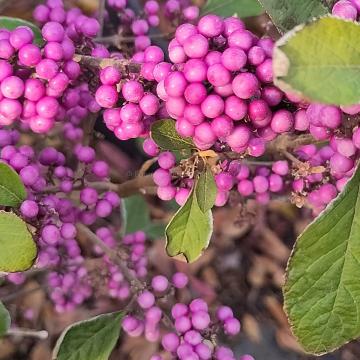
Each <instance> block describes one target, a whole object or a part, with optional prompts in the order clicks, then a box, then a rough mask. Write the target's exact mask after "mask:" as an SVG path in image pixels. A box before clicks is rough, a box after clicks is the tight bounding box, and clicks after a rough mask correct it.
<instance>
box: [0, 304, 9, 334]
mask: <svg viewBox="0 0 360 360" xmlns="http://www.w3.org/2000/svg"><path fill="white" fill-rule="evenodd" d="M10 324H11V318H10V314H9V311H8V310H7V309H6V307H5V306H4V304H3V303H2V302H1V301H0V336H3V335H5V334H6V333H7V331H8V330H9V328H10Z"/></svg>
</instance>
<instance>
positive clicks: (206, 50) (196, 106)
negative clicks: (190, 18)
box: [154, 15, 294, 156]
mask: <svg viewBox="0 0 360 360" xmlns="http://www.w3.org/2000/svg"><path fill="white" fill-rule="evenodd" d="M272 48H273V42H272V40H270V39H267V38H264V39H258V38H257V37H256V36H255V35H254V34H252V33H251V32H250V31H248V30H246V29H245V26H244V24H243V22H242V21H241V20H239V19H237V18H234V17H231V18H227V19H225V20H223V19H221V18H220V17H218V16H216V15H206V16H204V17H203V18H201V19H200V20H199V22H198V25H197V26H195V25H192V24H189V23H186V24H182V25H180V26H179V27H178V28H177V30H176V33H175V38H174V39H173V40H172V41H171V42H170V44H169V57H170V59H171V61H172V63H173V64H174V66H172V67H171V68H170V67H167V68H166V67H165V65H162V69H164V70H163V72H162V74H161V76H155V75H156V74H155V69H156V68H155V69H154V76H155V80H156V81H157V82H158V85H157V94H158V96H159V97H160V98H161V99H162V100H163V101H165V103H166V109H167V111H168V113H169V114H170V116H171V117H172V118H174V119H176V128H177V131H178V132H179V134H180V135H181V136H184V137H189V136H191V137H193V139H194V143H195V145H196V146H197V147H198V148H199V149H200V150H206V149H209V148H211V147H213V146H214V145H215V144H216V143H219V145H220V147H223V148H224V147H226V146H229V147H230V148H231V149H232V150H233V151H236V152H239V153H244V152H245V151H248V152H249V153H250V154H251V155H252V156H261V155H263V153H264V151H265V146H263V143H264V142H265V141H266V140H268V139H271V138H273V137H275V136H276V134H280V133H283V132H287V131H290V130H291V129H292V127H293V123H294V119H293V115H292V113H291V112H289V111H287V110H279V111H275V110H274V112H273V110H272V109H271V108H273V107H276V106H278V105H279V104H280V103H281V102H282V100H283V97H284V96H283V93H282V92H281V91H280V90H278V89H276V88H275V87H273V86H272V59H271V56H272ZM165 70H166V71H165Z"/></svg>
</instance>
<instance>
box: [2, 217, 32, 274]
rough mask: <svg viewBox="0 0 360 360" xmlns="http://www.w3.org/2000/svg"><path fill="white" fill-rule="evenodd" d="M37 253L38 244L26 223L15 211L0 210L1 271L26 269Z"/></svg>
mask: <svg viewBox="0 0 360 360" xmlns="http://www.w3.org/2000/svg"><path fill="white" fill-rule="evenodd" d="M36 255H37V248H36V244H35V242H34V240H33V237H32V235H31V234H30V232H29V230H28V228H27V226H26V223H25V222H24V221H22V220H21V219H20V218H19V217H18V216H16V215H15V214H14V213H9V212H5V211H0V271H1V272H18V271H25V270H27V269H29V268H30V267H31V266H32V265H33V263H34V261H35V258H36Z"/></svg>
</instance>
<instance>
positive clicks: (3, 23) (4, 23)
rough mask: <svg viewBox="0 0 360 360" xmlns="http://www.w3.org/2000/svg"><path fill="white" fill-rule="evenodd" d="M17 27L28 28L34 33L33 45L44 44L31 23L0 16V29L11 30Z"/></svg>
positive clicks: (39, 31)
mask: <svg viewBox="0 0 360 360" xmlns="http://www.w3.org/2000/svg"><path fill="white" fill-rule="evenodd" d="M18 26H28V27H29V28H30V29H31V30H32V31H33V32H34V42H35V44H37V45H39V46H41V45H43V44H44V39H43V37H42V35H41V30H40V29H39V28H38V27H37V26H36V25H35V24H33V23H31V22H30V21H27V20H23V19H19V18H14V17H9V16H0V29H3V28H5V29H8V30H13V29H15V28H16V27H18Z"/></svg>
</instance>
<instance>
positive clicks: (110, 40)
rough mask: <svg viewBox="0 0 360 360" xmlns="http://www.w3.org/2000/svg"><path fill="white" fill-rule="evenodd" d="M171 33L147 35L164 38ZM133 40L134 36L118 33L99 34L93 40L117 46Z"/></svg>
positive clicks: (152, 37) (171, 33)
mask: <svg viewBox="0 0 360 360" xmlns="http://www.w3.org/2000/svg"><path fill="white" fill-rule="evenodd" d="M173 35H174V33H173V32H168V33H166V34H162V33H159V34H150V35H148V36H149V38H150V39H162V38H165V39H166V38H168V37H170V36H173ZM133 41H135V37H134V36H121V35H118V34H115V35H110V36H99V37H97V38H96V39H95V42H97V43H101V44H110V45H115V46H119V44H121V43H122V42H133Z"/></svg>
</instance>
